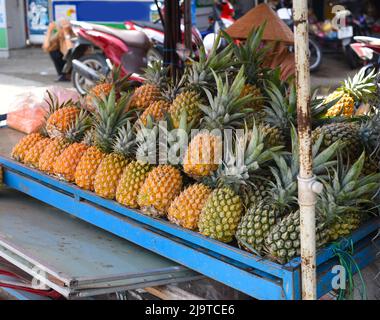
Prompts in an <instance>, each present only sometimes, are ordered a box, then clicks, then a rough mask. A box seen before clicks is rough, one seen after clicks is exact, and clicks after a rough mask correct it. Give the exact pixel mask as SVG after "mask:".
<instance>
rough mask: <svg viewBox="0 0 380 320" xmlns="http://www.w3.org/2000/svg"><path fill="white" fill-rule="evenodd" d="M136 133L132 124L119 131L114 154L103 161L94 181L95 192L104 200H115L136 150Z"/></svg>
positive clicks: (108, 155)
mask: <svg viewBox="0 0 380 320" xmlns="http://www.w3.org/2000/svg"><path fill="white" fill-rule="evenodd" d="M135 143H136V139H135V133H134V132H133V130H132V125H131V123H130V122H128V123H127V126H126V127H121V128H119V130H118V134H117V137H116V139H115V144H114V146H113V152H111V153H110V154H107V155H106V156H105V157H104V159H103V160H102V161H101V163H100V165H99V167H98V170H97V171H96V175H95V179H94V190H95V192H96V194H98V195H99V196H101V197H103V198H107V199H114V198H115V196H116V188H117V185H118V183H119V180H120V178H121V175H122V174H123V171H124V169H125V167H126V166H127V164H128V163H129V162H130V160H131V158H132V155H133V154H134V148H135Z"/></svg>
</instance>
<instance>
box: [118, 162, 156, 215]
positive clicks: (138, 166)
mask: <svg viewBox="0 0 380 320" xmlns="http://www.w3.org/2000/svg"><path fill="white" fill-rule="evenodd" d="M151 169H152V165H150V164H149V163H145V162H142V161H138V160H137V161H132V162H131V163H129V164H128V165H127V166H126V168H125V170H124V173H123V175H122V176H121V178H120V181H119V183H118V186H117V190H116V201H117V202H119V203H121V204H123V205H125V206H127V207H130V208H138V204H137V196H138V193H139V191H140V188H141V186H142V185H143V183H144V181H145V179H146V177H147V176H148V173H149V172H150V171H151Z"/></svg>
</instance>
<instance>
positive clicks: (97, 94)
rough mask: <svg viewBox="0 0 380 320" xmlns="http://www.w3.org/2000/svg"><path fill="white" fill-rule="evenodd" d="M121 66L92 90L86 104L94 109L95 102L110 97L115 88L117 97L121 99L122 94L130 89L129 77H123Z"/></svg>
mask: <svg viewBox="0 0 380 320" xmlns="http://www.w3.org/2000/svg"><path fill="white" fill-rule="evenodd" d="M120 75H121V66H119V67H117V68H114V69H113V70H112V72H111V73H110V75H109V76H108V77H104V78H103V79H101V81H100V82H99V83H97V84H96V85H95V86H94V87H92V88H91V89H90V91H89V92H88V94H87V96H86V103H87V105H88V106H89V107H90V109H92V107H91V106H92V105H93V104H94V103H95V101H94V99H95V100H99V99H102V98H103V97H108V96H109V95H110V93H111V91H112V88H115V91H116V95H117V96H118V97H119V96H120V94H121V93H122V92H123V91H125V90H126V89H127V88H128V80H129V75H127V76H125V77H121V76H120Z"/></svg>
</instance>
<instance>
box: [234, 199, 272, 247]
mask: <svg viewBox="0 0 380 320" xmlns="http://www.w3.org/2000/svg"><path fill="white" fill-rule="evenodd" d="M275 224H276V210H275V208H274V207H273V206H271V205H269V204H265V203H264V202H260V203H257V204H255V205H253V206H251V207H250V208H249V209H248V211H247V213H246V214H245V215H244V216H243V218H242V219H241V221H240V223H239V226H238V229H237V232H236V239H237V240H238V243H239V245H240V246H242V247H243V248H245V249H246V250H247V251H250V252H252V251H253V250H251V249H250V248H249V247H247V246H246V245H245V243H247V244H248V245H250V246H251V247H252V248H253V249H254V250H255V251H256V252H258V253H261V254H262V253H263V248H264V244H265V238H266V237H267V236H268V234H269V231H270V230H271V228H273V226H274V225H275Z"/></svg>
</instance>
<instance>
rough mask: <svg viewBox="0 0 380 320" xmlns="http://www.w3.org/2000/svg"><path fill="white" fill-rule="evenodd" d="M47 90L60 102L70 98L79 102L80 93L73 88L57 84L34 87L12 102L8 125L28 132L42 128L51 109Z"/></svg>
mask: <svg viewBox="0 0 380 320" xmlns="http://www.w3.org/2000/svg"><path fill="white" fill-rule="evenodd" d="M47 91H49V92H50V93H51V94H52V96H53V98H54V100H55V101H58V102H59V103H60V104H61V103H64V102H66V101H68V100H72V101H73V102H77V101H78V100H79V98H80V96H79V94H78V93H77V92H76V91H74V90H73V89H66V88H62V87H57V86H52V87H48V88H46V89H44V88H36V89H33V90H32V91H29V92H26V93H23V94H20V95H18V96H17V97H16V99H15V100H14V101H13V103H11V105H10V107H9V111H8V116H7V125H8V126H9V127H10V128H13V129H16V130H18V131H21V132H24V133H26V134H30V133H33V132H37V131H38V130H40V128H41V127H42V126H43V125H44V122H45V115H46V113H47V111H48V110H49V105H48V102H47V100H48V99H49V96H48V94H47Z"/></svg>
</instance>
